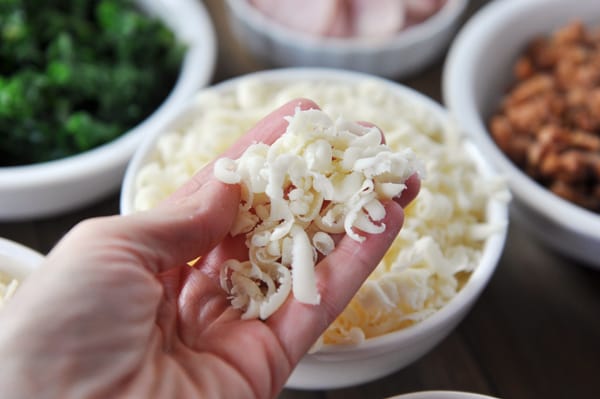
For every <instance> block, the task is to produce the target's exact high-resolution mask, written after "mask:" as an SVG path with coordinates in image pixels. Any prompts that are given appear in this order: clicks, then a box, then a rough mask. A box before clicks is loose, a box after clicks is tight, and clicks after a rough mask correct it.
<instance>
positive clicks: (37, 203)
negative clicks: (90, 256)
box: [0, 0, 216, 220]
mask: <svg viewBox="0 0 600 399" xmlns="http://www.w3.org/2000/svg"><path fill="white" fill-rule="evenodd" d="M138 3H139V4H140V6H141V7H142V8H143V9H145V10H147V11H148V12H149V13H150V14H151V15H156V16H158V17H160V18H161V19H163V20H164V22H165V23H166V24H167V25H168V26H169V27H170V28H172V29H173V31H174V32H175V33H176V35H177V37H178V38H179V39H180V40H181V41H182V42H184V43H185V44H186V45H187V52H186V54H185V57H184V60H183V65H182V67H181V72H180V75H179V78H178V80H177V82H176V85H175V87H174V88H173V90H172V92H171V93H170V94H169V96H168V97H167V98H166V99H165V101H164V102H163V103H162V105H161V106H160V107H159V108H158V109H157V110H156V111H155V112H154V113H153V114H152V115H150V116H149V117H148V118H146V119H145V120H144V121H143V122H141V123H140V124H139V125H137V126H136V127H134V128H133V129H131V130H129V131H128V132H126V133H124V134H123V135H122V136H120V137H119V138H118V139H116V140H114V141H112V142H109V143H107V144H105V145H102V146H100V147H97V148H95V149H93V150H90V151H86V152H84V153H81V154H78V155H74V156H70V157H67V158H63V159H59V160H55V161H50V162H43V163H38V164H32V165H25V166H15V167H0V220H18V219H26V218H36V217H43V216H49V215H52V214H56V213H60V212H64V211H68V210H71V209H74V208H76V207H80V206H83V205H86V204H88V203H90V202H92V201H94V200H97V199H98V198H101V197H103V196H105V195H108V194H109V193H111V192H113V191H115V190H116V189H117V188H118V187H119V185H120V183H121V181H122V177H123V173H124V171H125V167H126V165H127V162H128V161H129V159H130V157H131V156H132V155H133V152H134V150H135V149H136V148H137V146H138V145H139V144H140V142H141V140H142V139H143V137H144V136H147V135H152V134H153V132H154V131H156V130H160V128H161V126H162V125H163V124H164V123H165V122H166V121H168V120H170V119H171V118H172V117H173V115H174V114H175V113H176V112H177V111H178V109H179V108H180V107H181V105H182V104H183V103H184V102H185V101H186V100H187V99H188V98H189V97H191V96H192V94H193V93H195V92H196V90H198V89H199V88H200V87H202V86H204V85H206V84H208V83H209V82H210V80H211V78H212V73H213V69H214V65H215V62H216V39H215V34H214V28H213V26H212V22H211V20H210V18H209V15H208V13H207V11H206V9H205V8H204V6H203V4H202V3H201V2H199V1H195V0H177V1H174V2H162V1H151V0H138Z"/></svg>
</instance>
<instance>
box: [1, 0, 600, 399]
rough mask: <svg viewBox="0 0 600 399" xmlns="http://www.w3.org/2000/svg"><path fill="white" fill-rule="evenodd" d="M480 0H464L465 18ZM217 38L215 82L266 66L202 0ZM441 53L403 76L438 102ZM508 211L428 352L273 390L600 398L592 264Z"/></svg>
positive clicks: (26, 225)
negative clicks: (500, 248) (307, 385)
mask: <svg viewBox="0 0 600 399" xmlns="http://www.w3.org/2000/svg"><path fill="white" fill-rule="evenodd" d="M483 3H485V1H483V0H472V1H471V4H470V7H469V10H468V12H467V15H466V16H465V18H467V17H468V16H469V15H471V14H472V13H473V12H474V11H475V10H477V9H478V8H479V7H481V5H482V4H483ZM205 4H206V5H207V7H208V9H209V11H210V13H211V15H212V17H213V21H214V24H215V27H216V29H217V33H218V38H219V51H220V54H219V62H218V66H217V68H216V71H215V76H214V82H218V81H221V80H223V79H227V78H229V77H233V76H237V75H239V74H243V73H246V72H250V71H254V70H259V69H264V68H266V66H265V65H262V64H260V63H258V62H256V61H254V60H252V59H251V58H250V57H249V56H248V54H247V53H246V52H245V51H244V49H243V48H241V47H240V45H239V44H238V43H237V42H236V41H235V40H234V38H233V37H232V35H231V32H230V31H229V26H228V24H227V19H226V16H225V10H224V4H223V1H222V0H206V1H205ZM442 63H443V59H440V60H439V61H438V63H437V64H436V65H434V66H433V67H431V68H429V69H427V70H424V71H423V72H422V73H421V74H420V75H419V76H415V77H413V78H410V79H406V80H402V81H401V83H404V84H406V85H408V86H411V87H413V88H415V89H417V90H419V91H421V92H423V93H425V94H427V95H429V96H430V97H432V98H434V99H436V100H438V101H441V94H440V75H441V69H442ZM115 213H118V193H114V194H113V195H111V196H110V197H108V198H105V199H103V200H100V201H99V202H97V203H95V204H93V205H90V206H88V207H86V208H84V209H80V210H76V211H73V212H71V213H68V214H63V215H60V216H56V217H52V218H45V219H42V220H30V221H22V222H17V223H0V236H2V237H6V238H9V239H12V240H14V241H18V242H21V243H23V244H25V245H28V246H30V247H32V248H34V249H37V250H38V251H40V252H42V253H47V252H48V251H49V250H50V248H51V247H52V246H53V245H54V244H55V243H56V242H57V240H58V239H60V237H62V236H63V234H65V233H66V232H67V231H68V230H69V229H70V228H71V227H72V226H73V225H75V224H76V223H77V222H78V221H80V220H82V219H84V218H88V217H93V216H99V215H109V214H115ZM521 223H522V222H521V221H519V220H514V218H513V220H511V227H510V232H509V237H508V241H507V244H506V248H505V251H504V254H503V256H502V259H501V261H500V265H499V267H498V270H497V272H496V273H495V275H494V277H493V278H492V280H491V282H490V284H489V286H488V287H487V288H486V290H485V291H484V292H483V294H482V296H481V297H480V299H479V301H478V302H477V304H476V305H475V307H474V308H473V309H472V311H471V312H470V313H469V314H468V316H467V317H466V319H465V320H464V321H463V322H462V323H461V324H460V325H459V327H458V328H457V329H456V330H455V331H454V332H453V333H452V334H451V335H449V336H448V337H447V338H446V339H445V340H444V341H443V342H442V343H441V344H440V345H438V346H437V347H436V348H434V349H433V350H432V351H431V352H430V353H429V354H427V355H426V356H424V357H423V358H421V359H420V360H418V361H417V362H415V363H413V364H412V365H410V366H408V367H406V368H404V369H402V370H400V371H398V372H396V373H395V374H393V375H390V376H388V377H386V378H383V379H380V380H377V381H374V382H371V383H368V384H364V385H359V386H355V387H350V388H346V389H339V390H332V391H296V390H284V391H283V392H282V393H281V395H280V398H306V399H308V398H331V399H334V398H344V399H352V398H385V397H387V396H391V395H396V394H400V393H406V392H414V391H421V390H442V389H443V390H461V391H471V392H479V393H483V394H489V395H493V396H497V397H502V398H506V399H519V398H545V399H550V398H586V399H592V398H600V342H599V341H600V271H596V270H592V269H590V268H586V267H584V266H582V265H580V264H577V262H575V261H572V260H570V259H566V258H563V257H561V256H560V255H558V254H556V253H554V252H553V251H552V250H551V249H549V248H546V247H543V246H541V245H540V244H539V243H538V242H536V241H535V240H534V239H533V238H532V237H530V236H528V235H527V234H526V233H524V232H523V230H522V228H521Z"/></svg>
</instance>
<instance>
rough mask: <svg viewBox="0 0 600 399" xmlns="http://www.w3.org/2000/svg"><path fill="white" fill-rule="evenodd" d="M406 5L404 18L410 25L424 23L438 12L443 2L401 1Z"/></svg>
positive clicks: (429, 0) (433, 0)
mask: <svg viewBox="0 0 600 399" xmlns="http://www.w3.org/2000/svg"><path fill="white" fill-rule="evenodd" d="M403 1H404V4H405V5H406V18H407V19H408V20H409V21H410V22H411V23H412V24H414V23H419V22H423V21H425V20H426V19H427V18H429V17H431V16H432V15H433V14H435V13H436V12H438V10H439V9H440V8H442V6H443V5H444V3H445V0H403Z"/></svg>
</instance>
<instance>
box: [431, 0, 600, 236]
mask: <svg viewBox="0 0 600 399" xmlns="http://www.w3.org/2000/svg"><path fill="white" fill-rule="evenodd" d="M592 1H595V0H592ZM552 2H554V3H561V1H560V0H528V1H521V0H504V1H495V2H491V3H489V4H487V5H485V6H484V7H482V8H481V9H480V10H479V11H478V12H477V13H476V14H475V15H473V17H472V18H471V19H470V20H469V21H467V23H466V24H465V25H464V26H463V28H462V29H461V30H460V32H458V34H457V36H456V38H455V40H454V42H453V44H452V45H451V47H450V49H449V51H448V56H447V58H446V62H445V65H444V69H443V73H442V92H443V98H444V103H445V104H446V106H447V107H448V109H449V110H450V112H451V114H452V115H453V117H455V118H456V119H457V120H459V121H460V122H461V123H462V127H463V129H464V130H465V131H466V133H467V134H468V135H469V136H470V137H471V138H472V139H473V141H474V142H475V143H476V144H477V146H478V147H479V148H480V149H481V151H482V152H483V153H484V154H486V156H488V157H489V158H490V161H491V163H492V164H493V166H494V167H495V168H496V169H497V170H498V171H500V172H501V173H504V174H505V175H506V176H507V180H508V184H509V186H510V189H511V191H513V193H515V194H516V199H517V200H518V201H522V202H523V203H525V204H526V205H527V206H528V207H529V208H530V209H532V210H535V211H536V212H538V213H540V214H541V215H543V216H544V217H545V218H547V219H548V220H551V221H552V222H553V223H555V224H557V225H560V226H562V227H564V228H566V229H568V230H570V231H573V232H576V233H578V234H581V235H584V236H587V237H596V238H597V237H600V216H599V215H598V214H597V213H594V212H592V211H590V210H587V209H585V208H582V207H579V206H577V205H575V204H573V203H571V202H569V201H567V200H565V199H563V198H561V197H559V196H557V195H555V194H553V193H552V192H551V191H550V190H548V189H546V188H545V187H543V186H542V185H540V184H539V183H537V182H535V181H534V180H533V179H532V178H530V177H529V176H528V175H527V174H526V173H525V172H523V171H522V170H521V169H519V168H518V167H517V166H516V165H514V164H513V162H512V161H511V160H510V159H509V158H508V157H507V156H506V155H505V154H504V153H503V152H502V151H501V150H500V149H499V148H498V147H497V146H496V144H495V143H494V141H493V140H492V139H491V136H490V134H489V132H488V129H487V128H486V126H485V125H484V123H483V120H482V118H481V117H480V116H479V112H478V111H477V104H475V100H474V95H472V94H473V90H474V88H473V80H469V79H468V77H469V76H472V73H473V72H474V70H475V69H476V59H475V55H476V54H478V53H483V52H484V51H485V49H486V48H487V46H486V43H489V41H490V40H491V39H492V36H493V34H494V32H496V31H498V30H499V29H501V27H502V26H506V24H509V23H510V19H511V18H512V16H514V15H517V14H521V15H522V14H530V13H531V14H534V13H535V14H539V7H544V8H545V9H549V8H550V5H551V3H552ZM577 3H578V4H581V3H579V2H577ZM465 93H470V94H471V95H470V96H468V95H466V94H465ZM558 209H560V212H557V210H558Z"/></svg>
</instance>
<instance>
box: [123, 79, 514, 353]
mask: <svg viewBox="0 0 600 399" xmlns="http://www.w3.org/2000/svg"><path fill="white" fill-rule="evenodd" d="M298 97H306V98H310V99H312V100H314V101H315V102H316V103H317V104H319V106H321V108H322V110H323V111H324V112H325V113H326V114H327V115H329V116H330V117H331V118H333V119H334V120H335V119H338V118H341V119H343V120H363V121H369V122H372V123H374V124H375V125H376V126H378V127H379V128H380V129H381V130H382V131H383V132H385V137H386V143H387V145H388V146H389V147H390V148H391V149H392V150H394V151H398V150H401V149H402V148H411V149H412V150H413V151H414V153H415V154H416V156H417V158H419V159H421V160H423V161H424V162H425V170H426V179H424V180H423V181H422V183H421V192H420V193H419V195H418V197H417V198H416V200H415V201H413V203H412V204H411V205H410V206H409V207H407V209H406V210H405V221H404V226H403V228H402V230H401V232H400V234H399V235H398V237H397V238H396V240H395V241H394V243H393V244H392V246H391V248H390V249H389V250H388V252H387V253H386V255H385V257H384V259H383V260H382V261H381V262H380V264H379V265H378V266H377V268H376V269H375V271H374V272H373V273H372V274H371V276H370V277H369V279H368V280H367V282H365V284H363V286H362V287H361V288H360V290H359V292H358V293H357V295H356V296H355V297H354V298H353V299H352V301H351V303H350V304H349V305H348V306H347V308H346V309H345V310H344V311H343V312H342V314H341V315H340V316H339V317H338V318H337V319H336V320H335V321H334V323H332V325H331V326H330V327H329V328H328V329H327V331H326V332H325V333H324V335H323V336H322V337H321V339H320V340H319V341H320V342H322V343H323V344H342V343H358V342H360V341H362V340H364V339H367V338H370V337H374V336H378V335H381V334H385V333H387V332H390V331H395V330H398V329H401V328H404V327H407V326H410V325H412V324H414V323H417V322H419V321H421V320H423V319H425V318H427V317H428V316H429V315H431V314H432V313H434V312H435V311H436V310H437V309H439V308H441V307H442V306H444V304H446V303H447V302H448V301H449V300H450V299H451V298H453V297H454V296H455V295H456V293H457V292H458V291H459V290H460V288H461V287H462V285H463V284H464V283H465V281H466V280H467V279H468V277H469V275H470V273H471V272H472V271H473V270H474V268H476V267H477V265H478V263H479V260H480V258H481V252H482V247H483V243H484V240H485V239H486V238H487V237H488V236H489V234H492V233H493V232H494V231H497V230H498V229H503V228H504V227H505V226H499V225H490V224H489V223H488V221H487V220H486V206H487V204H488V203H489V202H490V200H491V199H497V200H500V201H508V199H509V198H510V195H509V194H508V191H507V190H506V184H505V182H503V181H500V180H496V179H490V178H488V177H486V178H484V177H483V176H482V174H481V173H480V172H479V171H478V169H477V167H476V164H475V162H474V160H473V159H472V158H471V156H470V155H469V153H468V152H466V151H465V148H464V145H463V143H462V137H461V135H460V134H459V133H458V132H457V130H456V129H455V128H454V127H453V126H451V125H448V124H445V123H444V122H443V121H441V120H440V118H439V117H437V116H435V115H432V114H431V112H430V110H428V108H427V107H426V106H424V105H422V104H421V103H417V102H414V101H412V100H411V99H408V98H406V97H404V96H402V95H401V94H399V93H397V92H396V91H393V90H391V89H390V88H388V87H386V86H385V85H383V84H381V83H380V82H378V81H371V80H363V81H359V82H344V81H335V80H317V81H303V82H298V83H282V82H265V81H262V80H259V79H257V80H252V79H246V80H243V81H241V82H240V83H239V84H238V85H236V86H235V88H234V89H232V90H230V91H225V92H223V91H220V92H217V91H210V90H208V91H205V92H203V94H202V95H201V96H199V97H198V98H197V100H196V103H197V110H196V113H195V115H194V118H193V119H192V120H191V121H189V122H188V123H187V124H184V125H181V126H180V127H179V128H178V129H176V130H173V131H172V132H167V134H165V135H163V136H162V137H161V139H160V140H159V142H158V144H157V149H156V151H155V154H154V161H153V162H152V163H149V164H147V165H146V166H145V167H143V168H142V170H141V171H140V172H139V174H138V176H137V182H136V193H135V200H134V201H135V202H134V207H135V208H136V209H137V210H143V209H148V208H151V207H153V206H156V205H157V204H158V203H159V202H160V201H162V200H163V199H164V198H166V197H167V196H168V195H169V194H170V193H171V192H172V191H174V189H175V188H176V187H177V186H178V185H179V184H182V183H183V182H184V181H186V180H187V179H189V178H190V177H191V176H192V174H193V173H194V172H195V171H197V170H199V169H200V168H202V167H203V166H204V165H205V164H207V163H208V162H210V161H211V160H212V159H214V158H215V157H216V156H217V155H218V154H220V153H221V152H223V151H224V150H225V149H227V148H228V147H229V146H230V145H231V144H233V142H234V141H235V140H236V139H237V138H239V137H240V136H241V135H243V134H244V133H245V132H246V131H247V130H248V129H250V128H251V127H252V126H253V125H254V124H255V123H256V122H257V121H258V120H260V119H261V118H262V117H263V116H264V115H266V114H268V113H269V112H270V111H271V110H273V109H275V108H277V107H278V106H280V105H282V104H284V103H286V102H288V101H290V100H292V99H294V98H298ZM369 139H370V137H369ZM365 140H367V138H365ZM313 148H314V149H312V150H310V151H309V152H310V153H312V154H314V156H313V157H307V158H306V162H307V164H308V165H310V168H311V169H312V168H316V169H320V168H323V169H325V168H327V167H328V165H329V163H328V162H327V159H330V158H331V155H330V154H329V153H328V151H329V149H328V148H327V146H326V145H325V144H323V143H321V142H318V141H317V142H315V143H314V144H313ZM258 150H260V151H267V149H266V148H265V149H260V148H258V149H257V151H258ZM333 155H334V156H336V157H340V158H341V156H340V154H339V153H338V152H337V151H336V153H335V154H333ZM346 155H347V156H348V159H350V156H351V155H353V154H351V153H348V154H346ZM315 164H317V165H315ZM373 165H374V164H371V165H370V166H371V167H373ZM359 166H360V167H361V170H363V169H364V170H373V169H369V165H366V164H365V165H364V168H363V165H362V164H359ZM375 166H377V165H375ZM230 167H231V168H232V167H233V166H232V165H230ZM231 170H233V169H231ZM251 178H252V176H251ZM258 180H259V179H258V177H257V179H255V180H251V181H252V184H253V187H255V186H254V185H256V187H257V188H262V187H258V186H259V185H260V182H259V181H258ZM312 181H313V186H314V187H319V188H318V192H319V193H322V196H323V199H325V198H335V199H336V200H343V199H347V198H350V197H351V196H352V192H354V191H355V190H356V187H360V184H361V182H360V179H358V178H357V177H356V176H354V175H352V174H351V175H349V176H338V177H336V178H335V179H331V180H327V179H323V178H321V177H320V176H318V175H314V176H313V179H312ZM397 189H398V188H397V187H395V185H394V184H393V183H391V184H389V185H385V184H382V185H381V186H380V187H379V188H378V190H380V191H382V192H386V193H393V192H394V191H395V190H397ZM388 190H389V191H388ZM248 191H249V190H248ZM300 194H301V193H298V197H297V198H298V199H300V203H298V205H297V207H296V205H295V206H294V208H293V209H296V213H302V211H303V210H302V209H301V208H302V207H303V206H304V204H305V203H306V202H307V201H302V198H303V195H300ZM242 196H243V199H244V201H245V202H246V203H247V204H250V203H253V202H256V201H261V200H263V201H264V198H259V199H254V198H253V194H252V193H250V192H244V191H242ZM388 196H389V194H388ZM313 201H316V202H318V201H321V199H320V198H313ZM327 201H328V200H327ZM369 207H370V205H369ZM325 210H326V211H327V212H325V213H324V214H322V215H317V216H316V218H315V220H314V224H315V225H316V226H317V227H318V229H319V230H320V231H327V230H326V229H329V230H330V231H331V233H339V232H344V231H345V226H344V220H343V218H342V214H343V213H342V212H341V211H342V209H339V208H336V207H335V206H332V205H331V204H330V203H329V204H328V206H327V207H326V208H325ZM268 212H269V210H268V209H267V207H266V206H264V207H263V208H262V209H261V208H260V207H258V208H257V209H256V215H252V217H250V216H248V217H247V218H246V219H244V220H239V219H238V220H237V222H236V224H237V225H238V226H237V231H236V232H233V233H234V234H239V233H240V232H248V231H250V229H251V226H254V225H256V223H257V221H258V220H259V218H262V219H265V217H266V216H267V215H268ZM372 212H374V215H377V210H375V209H373V211H372ZM313 240H315V237H313ZM315 247H317V248H318V246H317V245H316V244H315ZM292 254H293V240H292V239H291V238H290V237H285V238H284V239H283V240H282V242H281V243H280V244H277V246H276V247H271V246H267V247H265V248H261V250H260V251H257V253H256V254H252V253H251V256H256V257H261V259H272V257H277V258H278V257H281V263H285V264H289V263H290V262H291V261H292ZM269 257H271V258H269ZM283 269H284V268H282V269H277V268H274V270H283ZM244 270H246V269H244ZM238 273H246V274H248V272H246V271H242V272H238ZM263 277H264V276H263ZM263 277H261V278H263ZM269 278H270V279H271V280H273V279H275V280H274V281H281V282H280V283H275V287H277V284H280V285H279V289H280V290H281V296H279V297H277V298H278V299H281V298H282V296H284V295H287V294H286V293H285V290H286V289H288V288H289V290H290V291H291V279H288V277H287V276H279V275H277V274H275V273H273V275H270V276H269ZM265 284H266V283H265ZM266 286H268V284H266ZM290 291H288V293H289V292H290ZM261 292H262V291H261ZM258 313H260V312H258Z"/></svg>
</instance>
